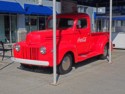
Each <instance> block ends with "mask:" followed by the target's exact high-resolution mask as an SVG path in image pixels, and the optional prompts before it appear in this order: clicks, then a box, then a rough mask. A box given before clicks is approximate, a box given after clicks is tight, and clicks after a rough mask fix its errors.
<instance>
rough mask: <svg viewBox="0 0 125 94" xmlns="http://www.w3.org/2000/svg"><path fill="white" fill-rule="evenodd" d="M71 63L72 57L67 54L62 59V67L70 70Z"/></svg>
mask: <svg viewBox="0 0 125 94" xmlns="http://www.w3.org/2000/svg"><path fill="white" fill-rule="evenodd" d="M70 64H71V59H70V57H69V56H66V57H65V58H64V59H63V61H62V68H63V70H65V71H66V70H68V69H69V67H70Z"/></svg>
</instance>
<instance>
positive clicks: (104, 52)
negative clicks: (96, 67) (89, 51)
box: [100, 45, 108, 59]
mask: <svg viewBox="0 0 125 94" xmlns="http://www.w3.org/2000/svg"><path fill="white" fill-rule="evenodd" d="M107 57H108V45H106V46H105V47H104V51H103V54H102V55H101V56H100V59H106V58H107Z"/></svg>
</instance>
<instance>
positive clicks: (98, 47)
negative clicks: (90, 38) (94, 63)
mask: <svg viewBox="0 0 125 94" xmlns="http://www.w3.org/2000/svg"><path fill="white" fill-rule="evenodd" d="M108 43H109V40H108V38H107V37H100V38H99V40H98V41H97V44H96V51H98V52H99V53H100V54H103V52H104V47H105V45H106V44H108Z"/></svg>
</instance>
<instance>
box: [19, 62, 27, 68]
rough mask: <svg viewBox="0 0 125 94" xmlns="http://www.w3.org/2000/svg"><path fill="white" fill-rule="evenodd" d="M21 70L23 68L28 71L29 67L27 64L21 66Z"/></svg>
mask: <svg viewBox="0 0 125 94" xmlns="http://www.w3.org/2000/svg"><path fill="white" fill-rule="evenodd" d="M20 68H22V69H26V68H28V65H26V64H22V63H21V64H20Z"/></svg>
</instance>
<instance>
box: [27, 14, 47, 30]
mask: <svg viewBox="0 0 125 94" xmlns="http://www.w3.org/2000/svg"><path fill="white" fill-rule="evenodd" d="M46 19H47V17H46V16H26V17H25V25H26V30H27V32H32V31H34V30H44V29H45V26H46Z"/></svg>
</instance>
